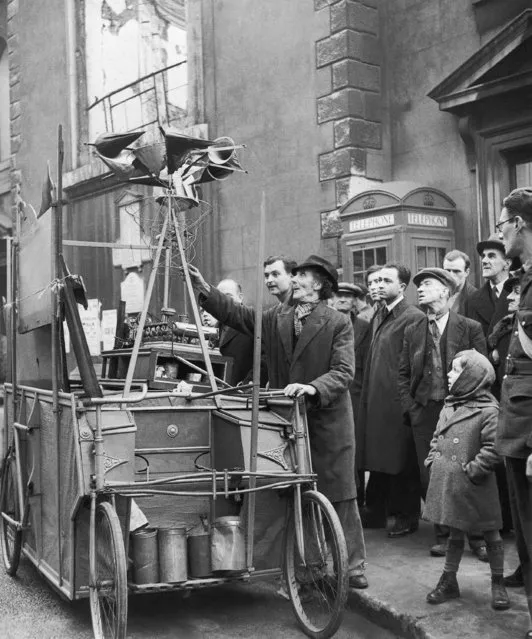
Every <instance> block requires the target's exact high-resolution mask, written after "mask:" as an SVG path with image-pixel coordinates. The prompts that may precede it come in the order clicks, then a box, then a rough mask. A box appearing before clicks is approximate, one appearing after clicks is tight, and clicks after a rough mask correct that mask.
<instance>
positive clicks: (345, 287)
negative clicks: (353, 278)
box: [337, 282, 365, 297]
mask: <svg viewBox="0 0 532 639" xmlns="http://www.w3.org/2000/svg"><path fill="white" fill-rule="evenodd" d="M337 293H351V295H354V296H355V297H364V295H365V293H364V291H363V290H362V288H361V287H360V286H358V284H351V282H338V291H337Z"/></svg>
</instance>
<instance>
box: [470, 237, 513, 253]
mask: <svg viewBox="0 0 532 639" xmlns="http://www.w3.org/2000/svg"><path fill="white" fill-rule="evenodd" d="M487 248H493V249H497V250H498V251H500V252H501V253H502V254H503V255H506V249H505V248H504V244H503V243H502V242H501V240H499V236H498V234H497V233H492V234H491V235H490V236H489V237H488V239H487V240H483V241H482V242H479V243H478V244H477V253H478V254H479V255H480V256H482V251H483V250H484V249H487Z"/></svg>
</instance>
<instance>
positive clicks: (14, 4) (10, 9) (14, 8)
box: [7, 0, 18, 20]
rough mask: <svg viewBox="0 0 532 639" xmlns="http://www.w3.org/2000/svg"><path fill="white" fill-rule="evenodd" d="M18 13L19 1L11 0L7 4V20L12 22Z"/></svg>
mask: <svg viewBox="0 0 532 639" xmlns="http://www.w3.org/2000/svg"><path fill="white" fill-rule="evenodd" d="M17 13H18V0H9V2H8V3H7V19H8V20H11V18H13V16H15V15H16V14H17Z"/></svg>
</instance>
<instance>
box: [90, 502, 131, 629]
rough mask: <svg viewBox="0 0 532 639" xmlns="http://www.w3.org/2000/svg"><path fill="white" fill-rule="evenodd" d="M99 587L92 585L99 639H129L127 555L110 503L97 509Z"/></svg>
mask: <svg viewBox="0 0 532 639" xmlns="http://www.w3.org/2000/svg"><path fill="white" fill-rule="evenodd" d="M94 534H95V535H96V540H95V541H96V544H95V548H96V583H94V584H92V583H91V584H90V606H91V616H92V628H93V632H94V637H95V639H125V636H126V622H127V576H126V551H125V549H124V540H123V537H122V529H121V527H120V520H119V519H118V515H117V514H116V512H115V510H114V508H113V506H112V505H111V504H110V503H109V502H106V501H103V502H100V503H99V504H98V505H97V507H96V529H95V532H94Z"/></svg>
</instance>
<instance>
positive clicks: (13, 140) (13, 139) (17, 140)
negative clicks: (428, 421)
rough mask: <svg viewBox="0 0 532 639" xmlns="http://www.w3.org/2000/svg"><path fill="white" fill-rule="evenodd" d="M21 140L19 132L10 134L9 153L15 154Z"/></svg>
mask: <svg viewBox="0 0 532 639" xmlns="http://www.w3.org/2000/svg"><path fill="white" fill-rule="evenodd" d="M21 141H22V136H21V135H20V134H19V135H12V136H11V153H13V154H15V153H18V152H19V149H20V143H21Z"/></svg>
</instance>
